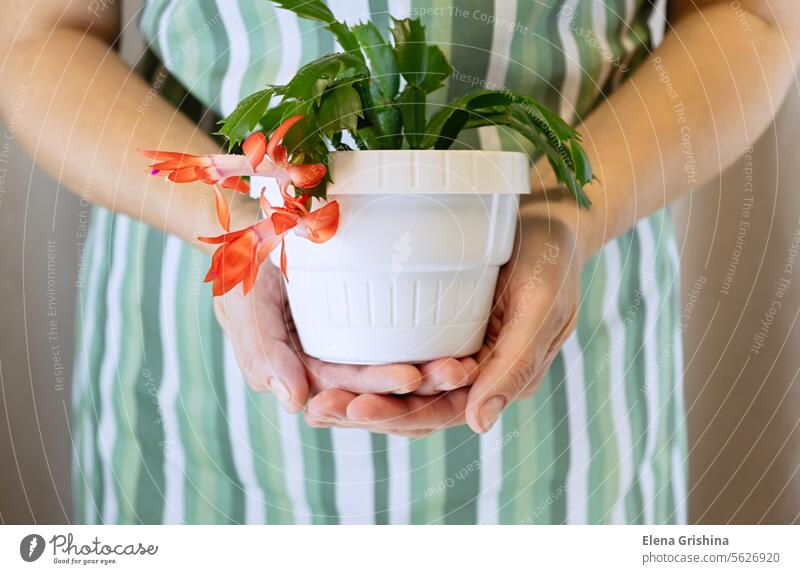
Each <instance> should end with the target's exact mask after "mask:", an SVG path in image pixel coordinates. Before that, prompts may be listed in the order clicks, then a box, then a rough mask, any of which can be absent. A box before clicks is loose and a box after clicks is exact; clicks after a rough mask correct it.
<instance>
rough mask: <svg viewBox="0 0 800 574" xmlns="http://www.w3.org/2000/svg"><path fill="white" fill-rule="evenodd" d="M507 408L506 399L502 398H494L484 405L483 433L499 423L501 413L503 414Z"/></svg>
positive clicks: (481, 415) (481, 421)
mask: <svg viewBox="0 0 800 574" xmlns="http://www.w3.org/2000/svg"><path fill="white" fill-rule="evenodd" d="M505 406H506V398H505V397H501V396H497V397H492V398H491V399H489V400H488V401H486V402H485V403H483V406H482V407H481V411H480V419H481V420H480V423H481V431H482V432H486V431H488V430H489V429H490V428H492V427H493V426H494V423H496V422H497V419H498V418H499V417H500V413H502V412H503V409H504V408H505Z"/></svg>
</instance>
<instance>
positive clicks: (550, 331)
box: [466, 298, 576, 433]
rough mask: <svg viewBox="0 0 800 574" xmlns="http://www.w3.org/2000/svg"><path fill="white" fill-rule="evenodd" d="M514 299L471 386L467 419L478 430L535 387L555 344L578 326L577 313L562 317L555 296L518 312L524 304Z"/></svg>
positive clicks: (560, 341)
mask: <svg viewBox="0 0 800 574" xmlns="http://www.w3.org/2000/svg"><path fill="white" fill-rule="evenodd" d="M513 299H514V298H512V301H511V304H510V305H509V309H510V310H511V312H507V316H506V317H504V325H503V327H502V329H501V331H500V333H499V336H498V339H497V342H496V344H495V347H494V348H493V349H492V352H491V353H490V354H489V356H488V357H487V358H486V360H485V362H484V363H483V364H482V365H481V371H480V374H479V375H478V378H477V380H476V381H475V384H474V385H472V387H470V394H469V399H468V404H467V407H466V420H467V424H468V425H469V426H470V428H472V430H474V431H475V432H480V433H483V432H487V431H488V430H489V429H490V428H491V427H492V426H494V424H495V422H497V419H498V418H499V417H500V414H501V413H502V412H503V409H505V407H506V406H507V405H508V404H509V403H510V402H511V401H513V400H516V399H517V398H520V396H522V395H523V394H529V393H531V392H532V391H533V390H535V387H534V386H533V385H534V381H535V376H536V375H537V374H538V373H539V370H540V368H541V366H542V365H543V363H544V362H545V358H546V357H548V356H549V355H550V350H551V349H552V348H553V347H554V346H555V347H560V346H561V344H562V343H563V341H564V340H565V339H566V336H568V335H569V333H571V332H572V329H573V327H574V318H575V316H576V313H574V312H573V315H572V318H571V319H569V320H566V322H565V321H564V320H561V319H560V317H561V313H560V312H559V310H557V309H555V306H556V304H557V303H554V302H553V300H552V299H551V300H550V303H549V305H548V306H545V303H544V301H547V298H545V299H543V300H542V301H541V302H540V305H538V306H536V305H531V304H529V305H528V307H527V311H526V312H523V313H517V314H516V315H515V314H514V310H515V309H520V306H519V305H516V304H515V302H514V300H513Z"/></svg>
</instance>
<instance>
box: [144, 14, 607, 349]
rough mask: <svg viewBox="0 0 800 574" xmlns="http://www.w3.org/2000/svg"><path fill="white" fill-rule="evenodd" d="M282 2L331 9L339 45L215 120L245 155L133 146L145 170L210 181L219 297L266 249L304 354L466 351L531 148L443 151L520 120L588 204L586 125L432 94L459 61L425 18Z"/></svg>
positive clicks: (519, 102)
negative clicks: (237, 203) (233, 219)
mask: <svg viewBox="0 0 800 574" xmlns="http://www.w3.org/2000/svg"><path fill="white" fill-rule="evenodd" d="M276 4H278V5H280V6H281V7H283V8H286V9H289V10H292V11H294V12H295V13H296V14H297V15H298V16H300V17H303V18H310V19H314V20H318V21H321V22H323V23H324V24H325V26H326V27H327V28H328V29H329V30H330V31H331V33H333V34H334V36H335V37H336V39H337V41H338V42H339V45H340V46H341V47H342V49H343V51H342V52H337V53H334V54H330V55H327V56H325V57H323V58H320V59H318V60H315V61H313V62H311V63H309V64H307V65H305V66H303V67H302V68H301V69H300V70H299V71H298V72H297V74H296V75H295V76H294V77H293V78H292V80H291V81H290V82H289V83H288V84H286V85H284V86H267V87H265V88H264V89H263V90H261V91H259V92H256V93H254V94H252V95H251V96H249V97H247V98H245V99H244V100H243V101H242V102H240V104H239V105H238V106H237V107H236V109H235V110H234V111H233V112H232V113H231V114H230V116H228V117H227V118H226V119H225V120H223V121H222V122H221V124H222V127H221V129H220V132H219V133H220V134H222V135H223V136H225V137H226V138H227V140H228V142H229V143H230V147H231V148H234V147H237V146H239V145H241V149H242V152H243V153H242V154H216V155H210V156H192V155H187V154H180V153H175V152H161V151H147V150H143V151H142V153H143V154H144V155H146V156H147V157H150V158H152V159H153V160H155V162H154V163H153V164H152V166H151V169H152V173H153V174H160V173H166V174H167V177H168V178H169V179H171V180H173V181H176V182H181V181H196V180H202V181H204V182H207V183H208V184H210V185H213V186H214V189H215V190H216V194H217V195H216V197H217V213H218V216H219V220H220V224H221V225H222V227H223V229H224V230H225V233H223V234H222V235H220V236H218V237H210V238H200V240H202V241H205V242H208V243H213V244H218V245H219V247H218V248H217V249H216V251H215V253H214V255H213V258H212V264H211V268H210V270H209V272H208V275H207V276H206V281H209V282H212V283H213V293H214V295H215V296H216V295H221V294H223V293H225V292H226V291H228V290H230V289H232V288H234V287H235V286H237V285H238V284H239V283H242V288H243V290H244V292H245V293H247V292H248V291H249V290H250V289H251V288H252V285H253V282H254V281H255V278H256V275H257V273H258V268H259V266H260V265H261V264H262V263H263V262H264V260H265V259H266V258H267V256H269V255H270V254H271V257H272V259H273V261H274V263H275V264H276V265H278V266H279V267H280V269H281V271H282V272H283V275H284V277H285V278H286V287H287V290H288V297H289V304H290V307H291V309H292V314H293V319H294V322H295V325H296V328H297V331H298V334H299V337H300V341H301V343H302V345H303V349H304V351H305V352H306V353H308V354H309V355H312V356H315V357H317V358H320V359H322V360H326V361H331V362H345V363H353V364H369V363H388V362H421V361H427V360H431V359H435V358H439V357H445V356H455V357H459V356H466V355H470V354H472V353H474V352H476V351H477V350H478V348H479V347H480V345H481V343H482V341H483V337H484V333H485V331H486V326H487V322H488V318H489V313H490V310H491V305H492V300H493V294H494V290H495V285H496V281H497V274H498V270H499V268H500V266H501V265H503V264H504V263H506V262H507V261H508V260H509V258H510V256H511V250H512V245H513V239H514V234H515V231H516V227H517V211H518V201H519V195H521V194H524V193H528V192H529V191H530V183H529V158H528V157H527V156H526V155H525V154H523V153H519V152H487V151H481V150H451V149H449V148H450V147H451V145H452V144H453V143H454V142H455V141H456V140H457V139H458V137H459V134H460V133H461V132H462V131H463V130H469V129H475V128H478V127H482V126H503V127H505V128H508V129H510V130H513V131H515V132H517V133H518V134H520V135H521V136H523V137H524V138H525V139H526V140H528V141H529V142H531V144H533V146H534V148H535V149H536V150H537V151H538V152H539V153H543V154H545V155H546V156H547V159H548V160H549V163H550V165H551V166H552V168H553V170H554V172H555V175H556V177H557V178H558V180H559V181H560V182H561V183H562V184H563V185H564V186H566V188H568V189H569V190H570V191H571V192H572V194H573V195H574V197H575V200H576V201H577V202H578V203H579V204H580V205H581V206H584V207H588V206H589V205H590V202H589V199H588V198H587V197H586V195H585V194H584V192H583V187H584V185H586V184H587V183H589V182H590V181H591V179H592V170H591V166H590V165H589V161H588V159H587V157H586V154H585V152H584V150H583V148H582V147H581V145H580V138H579V135H578V134H577V132H575V130H573V129H572V128H571V127H570V126H569V125H567V124H566V123H565V122H564V121H563V120H561V119H560V118H559V117H558V115H557V114H555V113H554V112H552V111H551V110H549V109H548V108H546V107H545V106H543V105H541V104H540V103H538V102H536V101H534V100H532V99H531V98H529V97H526V96H523V95H521V94H518V93H514V92H511V91H509V90H486V89H482V90H476V91H473V92H471V93H469V94H467V95H465V96H463V97H461V98H459V99H456V100H454V101H451V102H448V103H447V104H446V105H444V106H439V107H437V108H434V106H433V105H431V104H429V103H428V102H427V96H428V95H429V94H431V93H432V92H435V91H436V90H438V89H440V88H442V87H443V85H444V82H445V81H446V79H447V78H448V77H450V76H451V75H452V73H453V69H452V67H451V66H450V64H449V63H448V61H447V58H446V57H445V55H444V53H443V52H442V50H441V49H440V48H439V47H438V46H435V45H431V44H428V43H427V42H426V40H425V28H424V26H423V25H422V23H421V22H420V21H419V20H418V19H404V20H393V27H392V28H391V34H392V39H393V42H391V43H390V42H388V41H387V39H385V38H383V37H382V35H381V33H380V32H379V31H378V29H377V28H376V27H375V26H374V25H373V24H372V23H370V22H367V23H362V24H358V25H355V26H348V25H347V24H345V23H343V22H340V21H337V20H336V19H335V18H334V16H333V14H332V13H331V11H330V10H329V9H328V8H327V6H325V4H324V3H322V2H320V1H313V0H276ZM245 178H249V183H248V181H247V180H246V179H245ZM220 186H221V187H224V188H228V189H233V190H235V191H237V192H242V193H248V192H250V190H251V189H252V190H253V191H254V193H255V195H256V196H258V197H260V199H261V205H262V212H263V213H262V215H263V219H262V220H260V221H259V222H257V223H256V224H255V225H253V226H251V227H248V228H246V229H242V230H236V231H231V230H230V217H229V214H228V207H227V203H226V201H225V197H224V196H223V195H222V193H221V192H220V190H219V187H220ZM290 232H293V233H290ZM278 247H280V249H278Z"/></svg>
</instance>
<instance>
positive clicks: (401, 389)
mask: <svg viewBox="0 0 800 574" xmlns="http://www.w3.org/2000/svg"><path fill="white" fill-rule="evenodd" d="M305 367H306V372H307V374H308V376H309V378H310V379H311V380H312V384H313V385H314V386H316V387H318V388H321V389H344V390H346V391H351V392H354V393H397V394H405V393H411V392H413V391H416V390H417V389H418V388H419V386H420V385H421V384H422V379H423V376H422V373H421V372H420V370H419V369H418V368H416V367H415V366H414V365H401V364H394V365H339V364H334V363H326V362H324V361H320V360H319V359H315V358H313V357H308V356H306V357H305Z"/></svg>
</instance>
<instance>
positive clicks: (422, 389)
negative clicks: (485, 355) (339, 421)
mask: <svg viewBox="0 0 800 574" xmlns="http://www.w3.org/2000/svg"><path fill="white" fill-rule="evenodd" d="M214 309H215V311H216V315H217V320H218V321H219V323H220V325H221V326H222V329H223V330H224V331H225V333H226V334H227V335H228V337H229V338H230V341H231V344H232V346H233V349H234V352H235V355H236V360H237V362H238V364H239V368H240V369H241V370H242V372H243V373H244V376H245V380H246V381H247V383H248V385H249V386H250V387H251V388H252V389H253V390H255V391H262V392H263V391H271V392H273V393H274V394H275V396H276V397H277V398H278V400H279V401H280V403H281V405H282V406H283V408H285V409H286V410H287V411H289V412H290V413H297V412H299V411H300V410H302V409H303V408H304V407H305V405H306V403H307V401H308V399H309V397H311V396H313V395H316V394H317V393H321V392H328V391H330V392H333V391H338V392H346V393H348V395H350V396H356V395H355V394H353V393H369V395H367V396H380V394H382V393H396V394H407V393H411V392H417V393H422V394H432V393H435V392H439V391H440V390H442V389H455V388H459V387H461V386H464V385H469V384H472V382H473V381H474V380H475V372H476V363H475V360H474V359H472V358H467V359H461V360H458V359H440V360H438V361H434V362H431V363H427V364H425V365H421V366H413V365H379V366H378V365H376V366H355V365H334V364H331V363H325V362H323V361H320V360H318V359H315V358H313V357H309V356H308V355H306V354H305V353H303V352H302V347H301V346H300V343H299V340H298V338H297V333H296V331H295V329H294V324H293V322H292V317H291V311H290V309H289V304H288V302H287V300H286V291H285V289H284V288H283V281H282V279H281V275H280V271H279V270H278V268H277V267H275V266H274V265H272V264H271V263H270V262H269V261H266V262H265V263H264V264H263V265H262V266H261V269H260V271H259V275H258V279H257V280H256V283H255V285H254V287H253V290H252V292H250V293H249V294H248V295H246V296H245V295H243V294H242V290H241V289H240V288H235V289H233V290H231V291H229V292H228V293H226V294H225V295H224V296H222V297H217V298H216V299H214Z"/></svg>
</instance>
